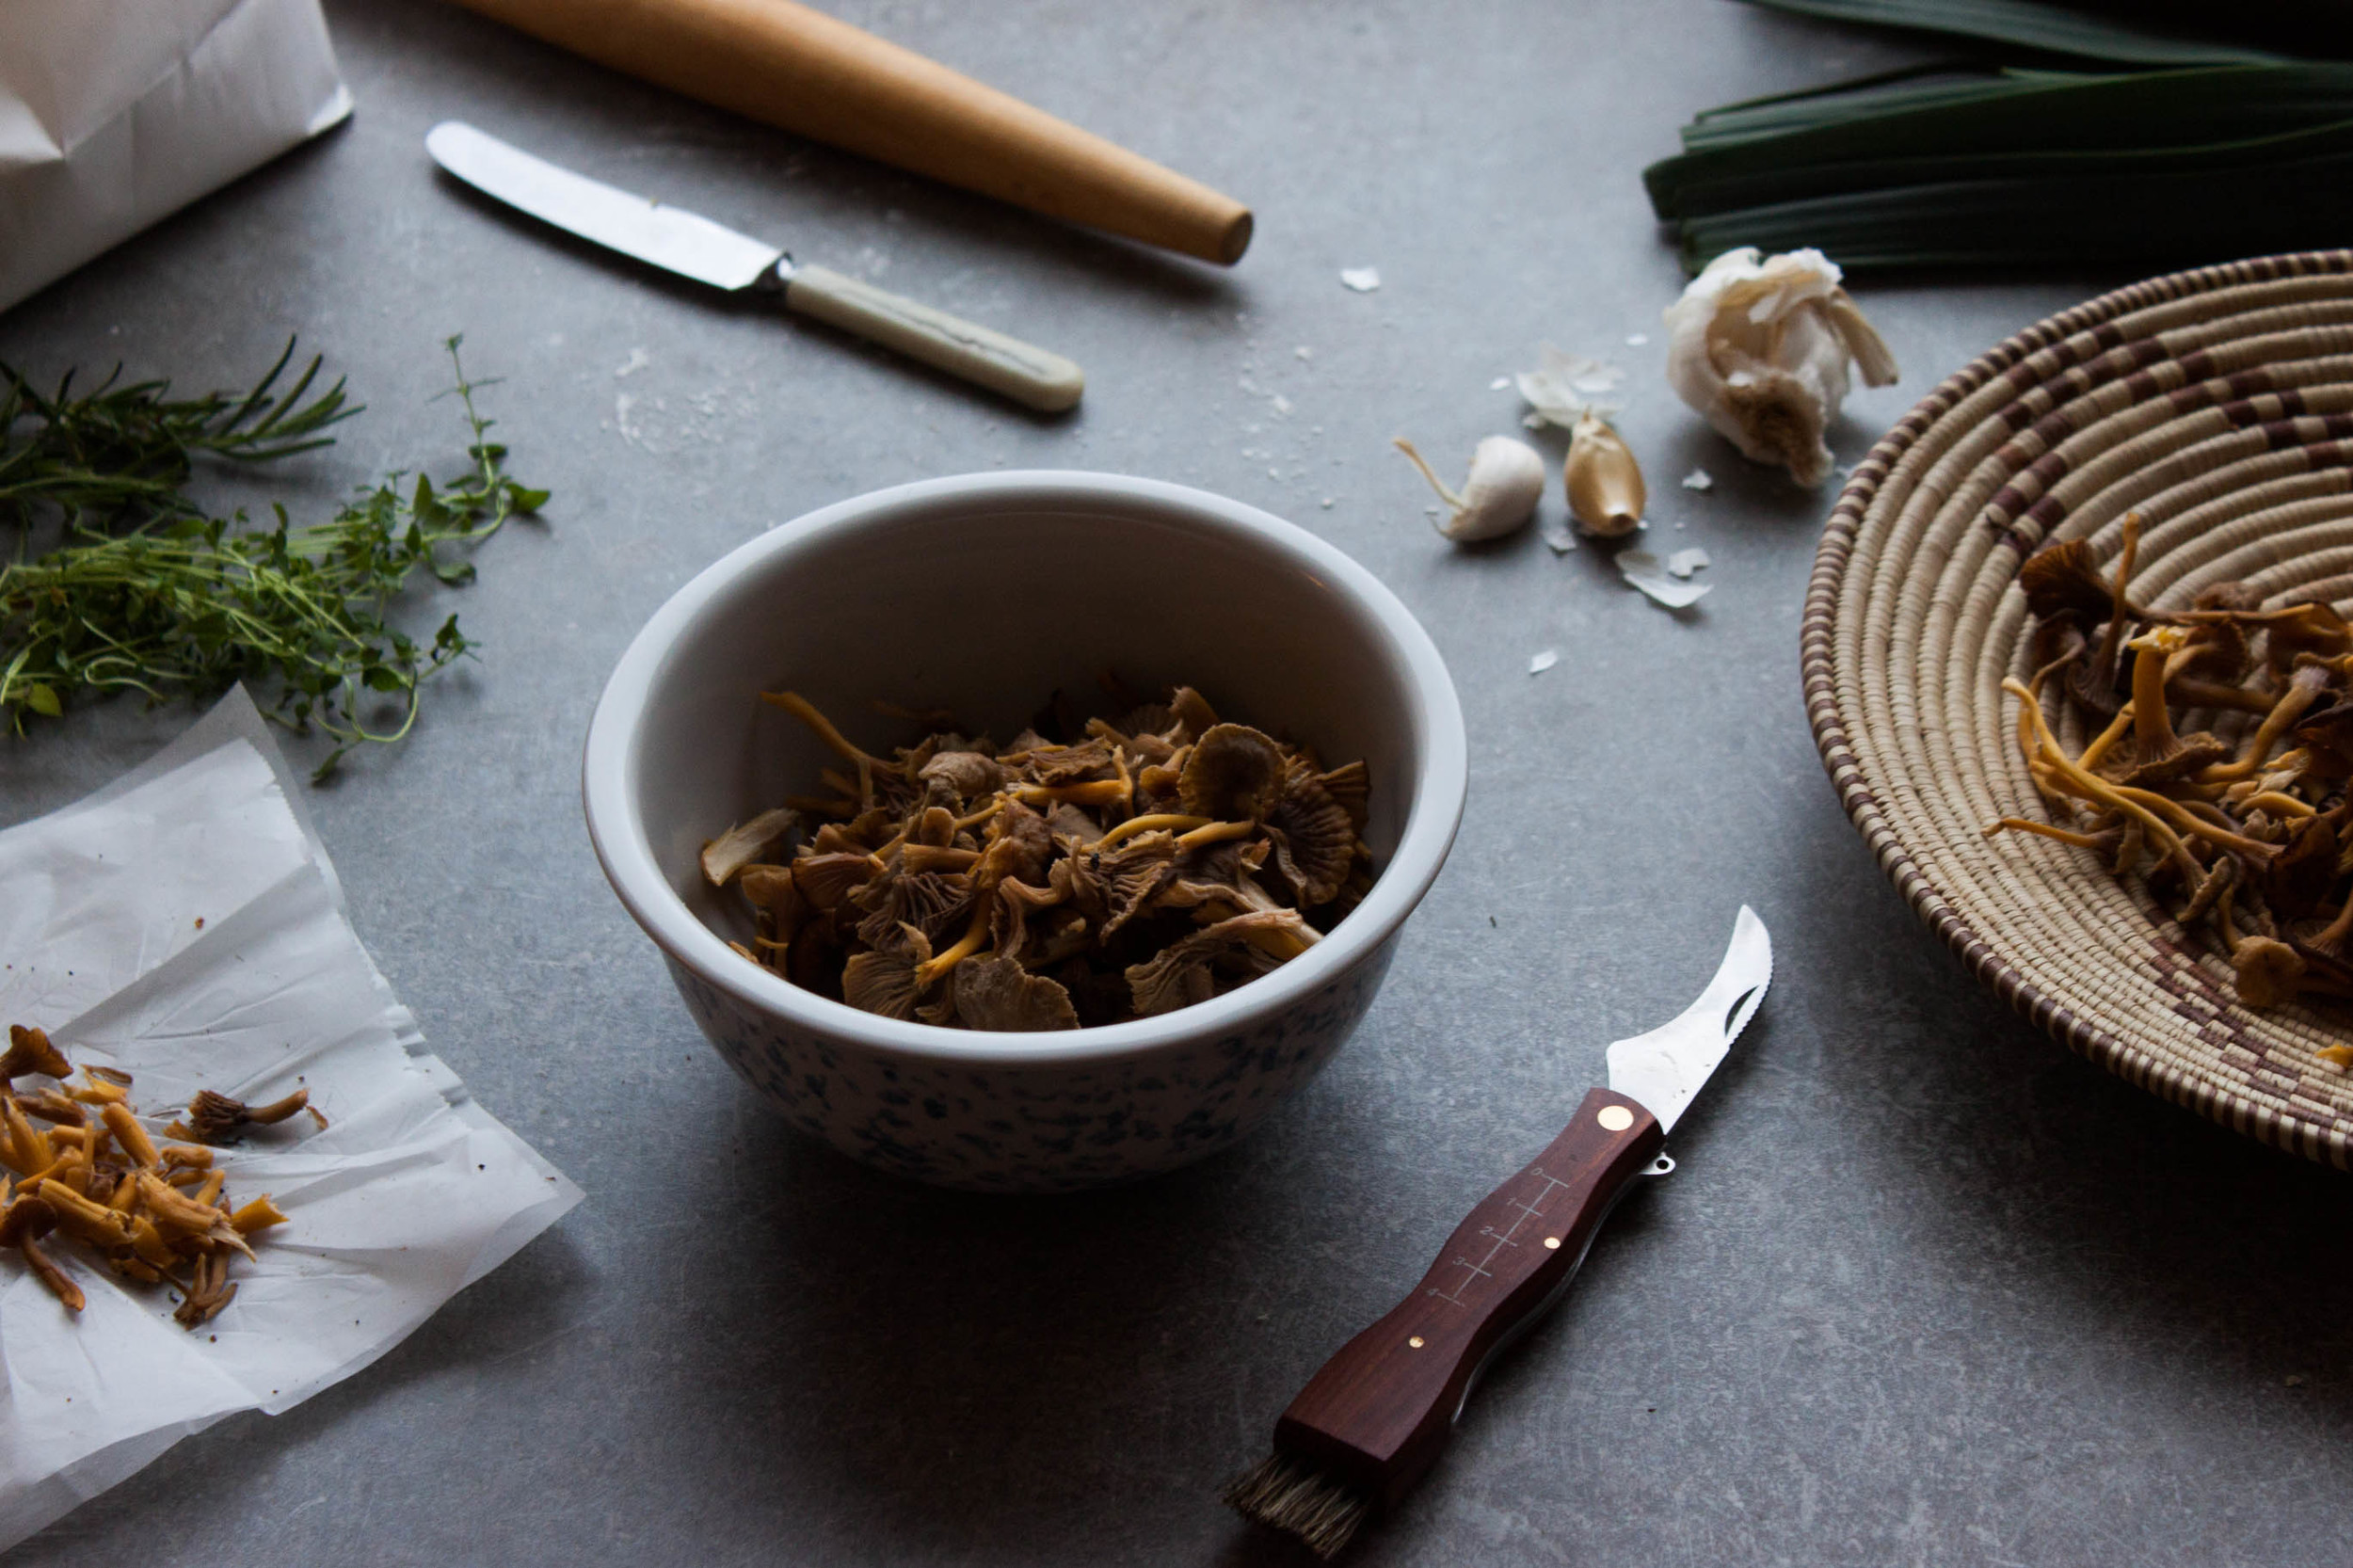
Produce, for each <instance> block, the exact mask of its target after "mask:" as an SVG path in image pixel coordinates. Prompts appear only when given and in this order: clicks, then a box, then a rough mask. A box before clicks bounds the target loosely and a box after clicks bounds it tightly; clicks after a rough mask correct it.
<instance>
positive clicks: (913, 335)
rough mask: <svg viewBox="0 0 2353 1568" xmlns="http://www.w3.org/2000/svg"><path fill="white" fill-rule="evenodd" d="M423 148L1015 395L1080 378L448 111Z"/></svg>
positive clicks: (517, 192)
mask: <svg viewBox="0 0 2353 1568" xmlns="http://www.w3.org/2000/svg"><path fill="white" fill-rule="evenodd" d="M424 149H425V151H426V152H429V153H431V154H432V155H433V161H434V162H435V163H437V164H440V166H441V167H442V168H445V169H447V170H449V172H450V173H452V174H454V175H456V177H457V178H458V179H460V180H463V181H464V182H465V183H466V184H470V185H472V187H473V188H474V189H476V190H478V191H480V192H482V193H483V194H484V195H485V196H489V197H493V198H495V199H497V200H500V201H504V203H506V205H508V206H510V207H513V208H515V209H516V210H518V211H520V212H525V213H529V214H530V215H531V216H533V217H536V218H537V219H539V220H540V221H541V222H543V223H552V224H553V225H554V226H555V227H556V228H558V229H561V230H563V231H564V232H567V233H571V234H577V235H579V236H580V237H581V238H582V239H584V240H592V241H594V242H595V243H597V244H598V245H601V246H603V247H604V248H607V249H608V250H617V251H619V252H620V253H621V254H622V255H624V256H632V257H635V258H636V259H637V260H638V261H641V262H644V263H646V264H648V265H649V266H658V267H660V268H662V269H663V270H664V271H665V272H675V273H677V274H678V275H679V276H680V277H681V278H692V279H693V280H695V281H696V282H698V283H709V284H711V285H712V286H713V287H715V288H722V289H726V290H728V292H729V293H741V292H742V291H744V290H745V289H750V290H753V291H755V292H758V293H762V294H779V295H781V296H783V299H784V308H785V309H786V310H788V311H798V312H800V313H801V314H803V315H807V316H814V317H816V318H817V319H818V320H819V321H822V322H824V323H826V324H828V325H829V326H833V327H839V328H841V329H842V330H843V331H845V332H854V333H856V335H857V336H859V337H861V338H866V339H868V340H870V341H872V342H874V343H878V344H882V345H883V346H884V347H886V348H895V349H897V350H898V351H899V352H900V353H902V354H904V355H905V356H907V357H908V358H909V359H911V360H921V361H922V362H923V363H925V364H927V365H930V366H932V367H933V368H935V369H937V370H944V371H946V372H947V373H948V374H949V375H951V376H962V377H963V378H964V379H965V380H967V381H970V382H973V383H975V384H976V385H979V386H984V387H986V388H988V389H989V390H990V391H991V392H1002V393H1003V394H1004V395H1005V396H1007V397H1010V398H1012V399H1013V400H1014V401H1015V402H1016V403H1022V404H1027V405H1028V406H1029V407H1031V408H1037V409H1042V410H1044V411H1045V412H1047V413H1059V412H1061V411H1062V410H1063V409H1064V408H1069V407H1071V406H1072V405H1073V404H1075V403H1077V402H1078V401H1079V394H1080V392H1083V391H1084V390H1085V388H1086V377H1085V376H1083V375H1081V374H1080V370H1079V367H1078V366H1077V365H1075V364H1072V363H1071V362H1070V361H1069V360H1065V359H1064V358H1063V357H1062V356H1061V355H1059V354H1048V352H1047V351H1046V350H1044V349H1042V348H1034V347H1032V346H1031V345H1030V344H1026V343H1023V342H1021V341H1020V340H1019V339H1017V338H1009V337H1007V336H1005V334H1004V333H1002V332H994V331H991V330H989V328H985V327H978V326H975V325H973V324H972V323H971V322H968V321H965V320H962V319H960V318H959V317H956V316H952V315H950V314H949V313H948V312H945V311H935V310H933V309H932V308H931V307H930V306H928V305H919V304H917V303H916V302H915V301H914V300H912V299H903V298H901V297H900V296H897V295H895V294H886V293H884V292H883V291H882V290H881V289H877V288H872V287H870V286H869V285H867V284H865V283H861V282H859V281H858V280H856V279H855V278H845V277H843V276H842V275H841V274H840V273H839V272H828V271H827V270H825V268H824V267H822V266H796V265H794V264H793V261H792V257H790V256H788V255H786V254H785V253H784V252H783V251H782V250H780V249H778V248H776V247H775V246H773V245H763V244H762V243H760V241H759V240H756V239H750V238H747V237H746V236H744V235H743V234H739V233H737V232H734V231H733V230H731V229H723V228H721V227H720V226H719V225H717V224H716V223H713V222H712V221H711V220H710V219H709V218H707V217H697V216H695V215H694V214H693V213H690V212H684V211H681V210H680V209H679V208H677V207H666V206H664V205H663V204H662V203H661V202H659V201H649V200H647V199H646V198H644V197H642V196H632V195H631V194H630V193H629V192H627V191H625V190H616V189H615V188H614V187H613V186H611V185H608V184H600V182H598V181H595V180H591V179H588V178H587V177H586V176H584V175H580V174H574V173H573V172H572V171H571V170H569V169H567V168H556V167H555V165H553V164H552V163H548V162H545V161H544V160H542V159H539V158H535V157H533V156H532V155H531V154H530V153H528V152H522V151H521V150H520V149H519V148H514V147H509V146H508V145H507V144H506V143H504V142H503V141H501V140H499V139H498V137H496V136H488V135H485V134H484V133H483V132H480V131H477V130H475V129H474V128H473V127H472V126H471V125H468V124H466V123H464V122H463V121H461V120H443V121H442V122H441V123H440V124H439V125H436V126H435V127H433V129H432V130H430V131H428V132H426V133H425V137H424Z"/></svg>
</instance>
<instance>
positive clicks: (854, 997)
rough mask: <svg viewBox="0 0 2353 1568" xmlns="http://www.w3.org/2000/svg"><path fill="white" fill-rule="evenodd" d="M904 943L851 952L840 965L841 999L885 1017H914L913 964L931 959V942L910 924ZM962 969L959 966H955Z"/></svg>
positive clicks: (865, 1010)
mask: <svg viewBox="0 0 2353 1568" xmlns="http://www.w3.org/2000/svg"><path fill="white" fill-rule="evenodd" d="M905 936H906V939H905V943H904V946H902V947H900V948H898V949H896V950H893V951H888V952H886V951H876V952H859V953H853V954H852V955H851V957H850V961H849V962H848V963H847V964H844V965H843V966H842V967H841V1000H843V1001H846V1002H848V1003H849V1004H850V1005H851V1006H852V1007H855V1008H857V1009H859V1010H860V1011H861V1012H867V1013H878V1014H880V1015H882V1016H884V1017H886V1018H909V1019H911V1018H913V1017H914V1016H915V1002H916V998H917V997H918V996H919V995H920V989H921V988H920V986H919V985H917V984H916V980H915V970H916V967H917V966H918V965H920V964H925V963H928V962H930V960H931V956H932V945H931V943H929V942H927V941H925V940H924V939H923V934H922V933H921V932H920V931H918V930H916V929H915V928H914V927H913V926H909V927H908V928H907V930H906V934H905ZM958 967H959V968H961V967H962V966H958Z"/></svg>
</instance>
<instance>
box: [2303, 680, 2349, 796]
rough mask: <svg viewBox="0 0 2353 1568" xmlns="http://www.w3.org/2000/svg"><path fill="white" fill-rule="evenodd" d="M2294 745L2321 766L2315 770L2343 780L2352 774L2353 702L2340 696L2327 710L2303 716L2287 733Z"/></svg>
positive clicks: (2318, 710) (2319, 710)
mask: <svg viewBox="0 0 2353 1568" xmlns="http://www.w3.org/2000/svg"><path fill="white" fill-rule="evenodd" d="M2289 733H2290V734H2292V735H2294V736H2295V737H2296V744H2297V745H2300V746H2302V747H2303V748H2304V749H2305V750H2306V751H2307V752H2309V753H2310V754H2311V755H2312V758H2313V761H2315V762H2317V763H2320V764H2322V767H2321V768H2320V769H2316V770H2315V771H2326V772H2327V773H2328V774H2329V775H2330V776H2336V777H2343V776H2345V775H2346V774H2348V773H2353V701H2348V700H2347V699H2345V698H2344V697H2339V698H2338V699H2337V700H2336V701H2334V702H2331V703H2329V706H2327V707H2326V708H2320V709H2315V710H2314V711H2313V712H2309V713H2306V714H2305V715H2304V716H2303V717H2302V718H2301V719H2298V720H2297V723H2296V727H2295V728H2293V729H2292V730H2290V731H2289Z"/></svg>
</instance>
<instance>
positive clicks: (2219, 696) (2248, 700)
mask: <svg viewBox="0 0 2353 1568" xmlns="http://www.w3.org/2000/svg"><path fill="white" fill-rule="evenodd" d="M2167 686H2168V688H2169V690H2170V691H2171V692H2172V693H2173V695H2174V696H2177V697H2179V698H2181V700H2182V706H2183V707H2185V708H2221V709H2228V710H2230V711H2232V712H2240V713H2268V712H2271V709H2272V704H2273V701H2274V699H2273V698H2271V697H2268V696H2265V695H2264V694H2262V693H2261V692H2250V691H2249V690H2247V688H2245V687H2244V686H2226V685H2224V684H2223V683H2222V682H2221V681H2219V680H2195V679H2193V678H2191V677H2189V676H2179V677H2176V678H2174V679H2173V680H2169V681H2168V682H2167Z"/></svg>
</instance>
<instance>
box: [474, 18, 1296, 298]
mask: <svg viewBox="0 0 2353 1568" xmlns="http://www.w3.org/2000/svg"><path fill="white" fill-rule="evenodd" d="M458 3H459V4H461V5H463V6H466V7H468V8H471V9H472V10H476V11H480V12H481V13H482V14H483V15H485V16H488V17H493V18H496V19H497V20H498V21H501V22H504V23H506V24H509V25H511V26H515V27H519V28H520V29H521V30H522V31H524V32H526V33H530V34H532V35H533V36H535V37H537V38H541V39H545V40H547V41H548V42H550V43H552V44H555V45H557V46H559V47H561V48H564V49H568V50H570V51H572V52H573V53H574V54H577V55H584V56H587V57H588V58H590V59H592V60H595V61H598V62H599V63H600V64H602V65H608V66H611V67H612V68H613V69H614V70H616V71H619V72H626V73H627V74H629V75H632V76H637V77H642V78H643V79H645V80H647V81H649V82H656V83H659V84H660V85H662V86H663V87H665V88H672V89H674V90H676V91H679V92H682V93H685V94H686V95H687V96H688V97H690V98H698V99H700V100H702V101H703V102H704V103H706V104H717V105H718V106H719V107H721V108H726V109H733V110H734V111H736V112H737V113H738V114H744V115H749V116H750V117H751V118H752V119H754V120H764V121H766V122H767V123H768V124H771V125H776V126H780V127H782V128H783V129H785V130H787V131H792V132H794V133H796V134H797V135H800V136H808V137H810V138H812V139H813V140H817V141H823V142H830V143H832V144H833V145H834V146H836V147H841V148H847V149H848V150H849V151H851V152H859V153H863V154H865V155H866V156H867V157H870V158H874V159H877V160H879V161H881V162H883V163H887V164H891V165H895V166H896V167H898V168H904V169H909V170H912V171H913V172H915V173H918V174H927V175H930V176H931V177H932V178H933V179H935V180H944V181H946V182H947V183H948V184H952V185H962V186H963V187H965V188H966V189H967V190H975V191H979V192H981V193H982V194H983V195H985V196H994V197H999V198H1001V199H1002V200H1007V201H1011V202H1015V203H1016V204H1017V205H1020V206H1024V207H1027V208H1029V209H1030V210H1031V211H1032V212H1039V213H1044V214H1046V215H1048V216H1051V217H1059V218H1065V219H1068V220H1069V221H1071V222H1073V223H1083V224H1086V225H1088V226H1089V227H1092V228H1096V229H1103V230H1108V231H1109V232H1112V233H1114V234H1125V235H1127V236H1128V238H1130V239H1138V240H1143V241H1144V242H1146V243H1147V244H1151V245H1158V246H1163V247H1165V248H1168V249H1171V250H1178V251H1182V252H1183V253H1185V254H1186V255H1188V256H1199V257H1201V258H1202V259H1204V260H1205V261H1211V262H1219V263H1224V264H1228V265H1230V264H1233V263H1234V262H1237V261H1239V260H1241V253H1242V252H1243V251H1244V250H1245V249H1247V248H1249V245H1250V209H1249V208H1247V207H1245V206H1243V205H1242V204H1241V202H1239V201H1236V200H1233V198H1231V197H1228V196H1222V195H1220V194H1219V193H1218V192H1216V191H1213V190H1211V189H1209V186H1207V185H1204V184H1200V183H1199V182H1198V181H1194V180H1188V179H1186V178H1185V177H1184V176H1183V175H1181V174H1177V173H1176V172H1174V171H1172V170H1170V169H1165V168H1161V167H1160V165H1158V164H1156V163H1153V162H1152V161H1151V160H1149V159H1147V158H1141V157H1138V156H1137V155H1136V154H1135V153H1133V152H1128V150H1127V149H1126V148H1124V147H1119V146H1116V145H1114V144H1112V143H1111V142H1108V141H1105V140H1104V139H1103V138H1102V137H1100V136H1093V135H1090V134H1089V133H1087V132H1085V131H1081V130H1080V129H1079V128H1078V127H1077V126H1075V125H1071V124H1068V123H1066V122H1065V121H1063V120H1056V119H1055V118H1054V117H1053V116H1052V115H1049V114H1046V113H1044V112H1043V111H1041V110H1038V109H1034V108H1032V107H1031V106H1030V105H1029V104H1024V103H1022V102H1021V101H1020V100H1019V99H1017V98H1014V97H1010V96H1008V95H1007V94H1005V93H1001V92H999V91H998V90H997V89H996V88H989V87H984V86H982V85H981V84H980V83H978V82H976V81H974V80H972V78H970V77H969V76H965V75H961V74H959V73H958V72H953V71H951V70H949V69H948V68H947V67H946V66H944V65H941V64H939V63H938V62H937V61H936V60H929V59H926V58H924V57H923V56H920V55H918V54H916V53H915V52H914V51H912V50H909V49H902V48H900V47H899V46H898V45H897V44H895V43H889V42H887V41H885V40H882V39H878V38H876V37H875V36H874V35H873V34H872V33H868V32H863V31H861V30H859V29H858V28H856V27H853V26H851V25H850V24H848V23H846V22H838V21H836V20H834V19H833V18H832V17H829V16H826V15H824V14H823V13H821V12H818V11H813V10H810V9H809V8H808V7H807V6H801V5H795V4H793V0H458Z"/></svg>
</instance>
